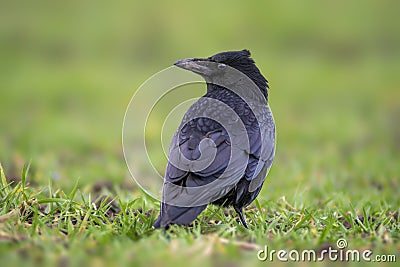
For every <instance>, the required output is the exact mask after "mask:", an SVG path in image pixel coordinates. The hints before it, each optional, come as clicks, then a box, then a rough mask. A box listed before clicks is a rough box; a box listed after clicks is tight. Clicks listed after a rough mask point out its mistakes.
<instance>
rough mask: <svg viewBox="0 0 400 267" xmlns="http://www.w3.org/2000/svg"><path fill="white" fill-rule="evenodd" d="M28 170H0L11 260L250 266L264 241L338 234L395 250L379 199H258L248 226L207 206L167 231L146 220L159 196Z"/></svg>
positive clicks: (313, 244)
mask: <svg viewBox="0 0 400 267" xmlns="http://www.w3.org/2000/svg"><path fill="white" fill-rule="evenodd" d="M28 169H29V165H25V167H24V169H23V172H22V180H21V181H20V182H18V183H12V184H9V183H8V182H7V179H6V177H5V176H4V172H3V169H1V176H2V177H1V178H2V179H1V180H2V182H1V191H0V197H1V200H2V201H1V204H0V210H1V213H0V257H1V258H2V259H3V261H4V262H7V264H8V265H9V266H21V265H40V266H43V265H45V266H54V265H57V266H58V265H61V266H64V265H67V266H69V265H71V266H75V265H78V264H79V265H81V264H83V265H90V266H95V265H99V264H100V265H106V266H109V265H115V266H124V265H135V266H136V265H148V264H150V265H156V266H158V265H175V264H180V265H182V266H183V265H185V264H186V262H187V261H188V260H189V259H190V262H191V264H193V265H194V266H204V265H211V266H214V265H216V264H218V262H221V263H224V264H230V263H232V264H238V265H239V264H250V265H254V264H256V263H257V252H258V250H260V249H263V248H264V246H265V245H267V246H268V247H269V248H270V249H275V250H279V249H286V250H291V249H298V250H299V251H301V250H302V249H315V250H316V251H317V252H318V251H319V252H320V251H321V250H323V249H324V248H325V249H327V248H329V247H332V248H335V247H336V241H337V240H338V239H339V238H345V239H346V240H347V242H348V249H358V250H360V251H364V250H366V249H370V250H372V251H373V253H374V254H373V255H378V254H384V255H395V257H397V259H398V257H399V253H398V251H399V250H398V246H399V243H398V240H399V237H400V236H399V232H400V231H399V230H400V220H399V212H400V209H399V207H398V206H397V207H393V206H392V205H390V204H389V203H387V202H385V201H379V202H371V200H368V199H364V200H363V201H361V202H357V203H351V202H349V201H344V200H343V199H342V196H340V195H339V196H335V194H332V193H331V194H330V195H328V196H327V197H326V198H325V199H324V201H323V202H319V203H313V204H311V205H303V204H302V203H296V202H293V203H290V202H288V201H287V200H286V198H285V197H281V198H279V199H268V200H265V199H264V200H257V201H256V202H255V205H254V206H252V207H249V208H247V209H246V218H247V220H248V223H249V225H250V229H248V230H247V229H245V228H244V227H243V226H242V225H240V223H239V222H238V218H237V216H236V214H235V213H234V212H233V211H232V210H230V209H222V208H219V207H214V206H210V207H208V208H207V209H206V211H205V212H203V213H202V214H201V216H200V217H199V218H198V220H196V222H195V223H194V224H193V225H192V226H190V227H178V226H173V227H171V228H170V229H169V230H167V231H164V230H154V229H153V228H152V224H153V222H154V220H155V218H156V216H157V213H158V203H156V202H155V201H154V200H152V199H148V198H146V196H142V197H139V198H132V199H125V200H122V199H121V198H120V197H118V195H119V194H121V192H115V193H114V194H112V193H111V192H107V194H104V193H105V192H104V191H103V194H97V195H93V194H85V193H83V192H82V191H81V190H79V185H78V183H77V184H76V185H75V186H74V188H73V189H72V190H71V192H64V191H62V190H61V189H57V190H55V189H54V188H53V186H52V185H51V184H50V185H48V186H46V187H36V188H34V187H31V186H30V185H29V180H28V179H27V177H29V172H28ZM121 195H123V194H121ZM299 197H300V198H301V197H302V194H301V193H300V194H299V196H296V197H295V199H296V198H299ZM276 261H277V260H276V258H275V262H276ZM326 261H328V260H326Z"/></svg>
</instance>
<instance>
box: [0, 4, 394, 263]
mask: <svg viewBox="0 0 400 267" xmlns="http://www.w3.org/2000/svg"><path fill="white" fill-rule="evenodd" d="M45 2H46V3H45V4H39V3H36V2H35V4H32V3H30V2H27V3H24V4H21V3H20V2H15V1H14V2H11V1H9V3H2V5H1V8H0V58H1V60H0V87H1V88H0V163H1V164H2V174H1V184H0V265H1V266H3V265H5V266H86V265H91V266H114V265H115V266H144V265H153V266H165V265H167V266H180V265H182V266H184V265H187V264H188V263H190V264H191V265H194V266H241V265H249V266H256V265H258V264H259V265H263V266H265V265H267V264H271V263H270V262H259V261H258V260H257V251H258V249H260V248H263V247H264V246H265V245H268V248H269V249H275V250H279V249H288V250H290V249H300V250H303V249H317V250H322V249H324V248H327V247H330V246H333V247H335V243H336V241H337V239H338V238H345V239H346V240H347V241H348V248H349V249H359V250H365V249H371V250H373V252H374V255H377V254H380V253H382V254H396V255H397V261H399V260H400V255H399V251H400V242H399V235H400V229H399V228H400V226H399V218H398V213H399V212H400V208H399V207H400V197H399V193H398V192H400V164H399V162H400V152H399V151H400V139H399V136H400V124H399V123H398V122H399V118H400V104H399V99H400V90H399V88H400V75H399V73H400V23H399V19H398V10H399V9H400V6H399V3H398V2H396V1H362V3H361V2H358V1H334V2H326V1H320V2H307V1H301V2H300V1H298V2H296V1H290V0H282V1H274V2H271V1H264V2H262V1H259V2H254V3H250V2H246V1H242V2H240V1H236V2H235V1H229V2H224V1H198V2H195V3H194V2H190V3H189V2H187V1H183V0H179V1H176V2H175V3H174V4H170V3H157V4H156V3H153V2H145V1H142V2H139V1H129V2H124V1H113V2H101V1H100V2H101V3H100V2H96V3H94V4H90V3H86V2H85V4H83V3H80V2H74V1H72V2H70V1H68V2H65V3H61V2H60V3H58V2H57V3H54V1H45ZM243 48H247V49H250V51H251V52H252V55H253V57H254V59H255V61H256V63H257V65H258V66H259V67H260V69H261V71H262V73H263V74H264V75H265V76H266V77H267V78H268V80H269V81H270V86H271V89H270V92H269V95H270V106H271V108H272V110H273V113H274V118H275V120H276V125H277V150H276V158H275V161H274V164H273V166H272V169H271V171H270V173H269V175H268V178H267V180H266V182H265V184H264V187H263V189H262V191H261V193H260V195H259V197H258V199H257V201H256V202H254V203H252V205H251V207H249V208H248V209H247V210H246V217H247V219H248V224H249V226H250V229H249V230H246V229H244V228H243V227H242V226H241V225H240V223H238V222H237V216H236V214H235V213H234V212H233V211H232V210H231V209H220V208H217V207H213V206H210V207H209V208H207V210H206V211H204V213H202V214H201V215H200V217H199V218H198V220H196V222H195V224H194V225H193V226H191V227H172V229H170V230H168V231H166V232H164V231H159V230H153V229H152V228H151V225H152V223H153V221H154V219H155V218H156V216H157V215H158V209H159V203H158V202H157V201H155V200H153V199H151V198H150V197H148V196H146V194H144V193H143V192H142V191H141V190H140V188H139V187H138V186H137V185H136V184H135V183H134V182H133V181H132V179H131V177H130V175H129V172H128V170H127V167H126V164H125V161H124V157H123V153H122V146H121V128H122V122H123V117H124V112H125V109H126V107H127V105H128V103H129V100H130V98H131V97H132V95H133V93H134V92H135V90H136V89H137V88H138V87H139V86H140V85H141V84H142V83H143V82H144V81H145V80H146V79H147V78H148V77H150V76H151V75H153V74H154V73H156V72H158V71H160V70H162V69H163V68H165V67H169V66H170V65H171V64H172V62H174V61H175V60H177V59H181V58H185V57H203V56H210V55H212V54H214V53H217V52H220V51H225V50H231V49H243ZM199 87H201V85H198V86H197V87H196V88H194V87H188V88H187V89H188V90H191V91H190V92H189V93H187V95H186V94H183V93H182V94H181V91H179V96H177V97H175V96H176V95H173V94H171V95H170V96H169V97H170V98H168V97H166V98H165V99H164V102H162V105H161V107H160V109H159V110H160V113H162V111H163V110H168V109H170V108H171V106H173V105H174V103H176V102H177V101H178V100H180V99H183V98H184V97H186V96H189V95H190V96H192V94H197V95H199V94H201V92H203V91H204V88H201V89H200V90H199ZM200 91H201V92H200ZM182 92H183V91H182ZM183 100H184V99H183ZM164 115H165V114H160V115H159V116H160V118H157V116H158V114H157V113H156V114H154V116H155V118H154V123H155V124H157V122H158V121H160V122H162V118H163V116H164ZM130 123H132V124H133V125H135V121H132V122H130ZM153 126H154V124H153ZM156 126H157V125H156ZM156 126H154V128H156ZM142 130H143V129H142V128H139V129H138V131H142ZM149 132H150V134H151V136H149V143H150V147H149V148H150V149H149V154H150V155H149V157H150V158H151V159H152V161H153V163H154V165H155V168H156V169H157V170H159V171H160V173H163V172H164V168H165V163H166V159H165V157H164V155H163V154H162V152H161V149H160V147H159V146H158V145H157V144H158V143H159V140H160V138H159V135H158V133H157V132H155V131H149ZM151 138H153V139H154V140H156V142H157V143H152V139H151ZM143 158H145V155H143ZM28 166H29V168H28ZM142 171H143V174H144V178H146V177H149V175H150V174H151V173H152V172H151V171H150V170H146V169H143V170H142ZM151 178H153V177H151ZM274 263H276V264H279V262H278V261H277V260H275V262H274ZM328 263H329V262H328ZM284 264H285V263H281V265H284ZM302 265H307V264H306V263H303V264H302ZM349 265H352V263H350V264H349Z"/></svg>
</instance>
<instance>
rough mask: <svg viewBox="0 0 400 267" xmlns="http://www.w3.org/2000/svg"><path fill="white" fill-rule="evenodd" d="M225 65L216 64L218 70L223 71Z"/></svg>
mask: <svg viewBox="0 0 400 267" xmlns="http://www.w3.org/2000/svg"><path fill="white" fill-rule="evenodd" d="M225 67H226V65H225V64H224V63H219V64H218V69H220V70H223V69H225Z"/></svg>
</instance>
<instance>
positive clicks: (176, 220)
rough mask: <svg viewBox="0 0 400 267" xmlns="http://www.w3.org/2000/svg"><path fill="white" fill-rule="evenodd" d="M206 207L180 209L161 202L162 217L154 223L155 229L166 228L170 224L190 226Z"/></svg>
mask: <svg viewBox="0 0 400 267" xmlns="http://www.w3.org/2000/svg"><path fill="white" fill-rule="evenodd" d="M206 207H207V205H202V206H197V207H178V206H173V205H169V204H166V203H163V202H161V210H160V216H159V217H158V218H157V220H156V221H155V222H154V228H166V227H168V225H170V224H178V225H187V224H190V223H191V222H193V221H194V220H195V219H196V218H197V216H198V215H199V214H200V213H201V212H202V211H203V210H204V209H205V208H206Z"/></svg>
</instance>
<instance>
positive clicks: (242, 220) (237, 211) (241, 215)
mask: <svg viewBox="0 0 400 267" xmlns="http://www.w3.org/2000/svg"><path fill="white" fill-rule="evenodd" d="M233 208H234V209H235V211H236V213H237V214H239V219H240V221H241V222H242V224H243V226H244V227H245V228H246V229H249V227H248V226H247V223H246V220H245V219H244V215H243V210H242V208H239V207H237V206H233Z"/></svg>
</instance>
